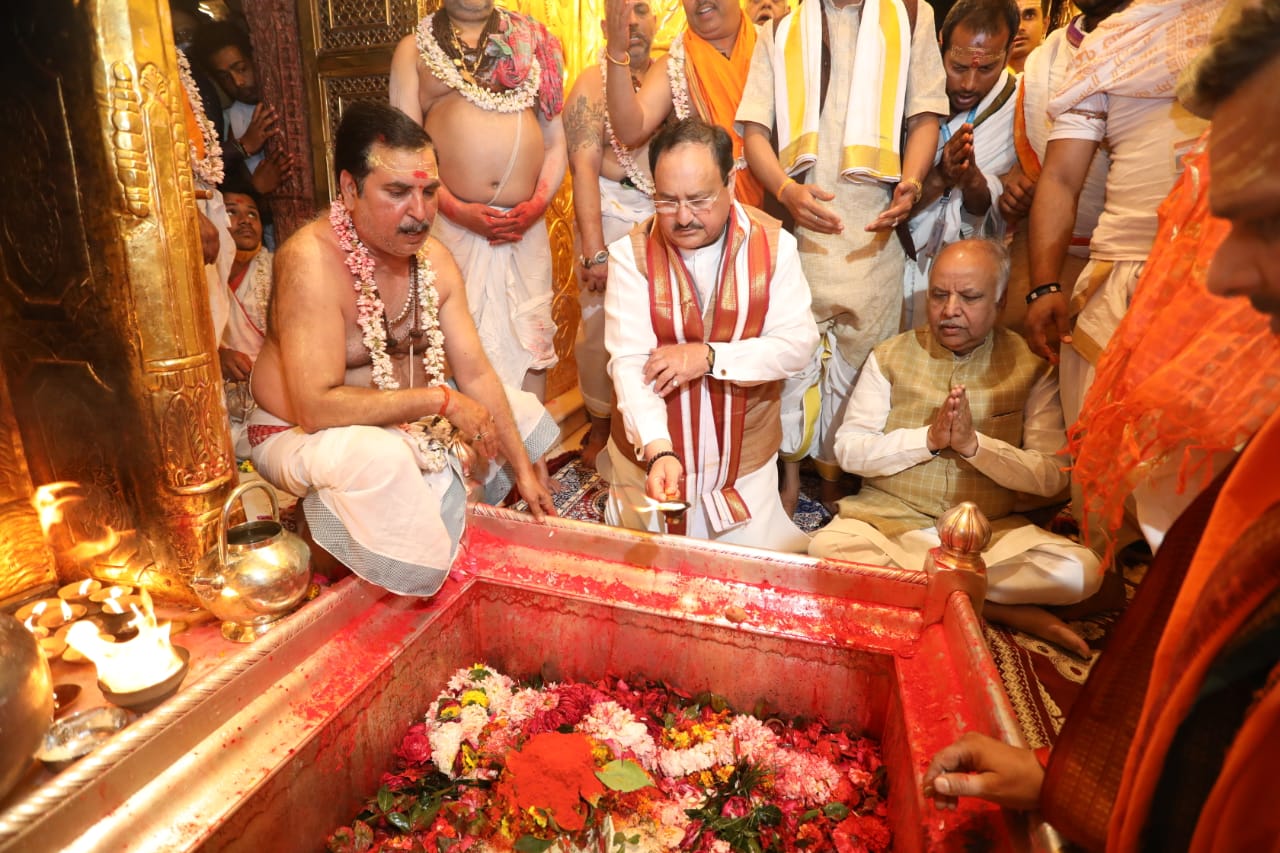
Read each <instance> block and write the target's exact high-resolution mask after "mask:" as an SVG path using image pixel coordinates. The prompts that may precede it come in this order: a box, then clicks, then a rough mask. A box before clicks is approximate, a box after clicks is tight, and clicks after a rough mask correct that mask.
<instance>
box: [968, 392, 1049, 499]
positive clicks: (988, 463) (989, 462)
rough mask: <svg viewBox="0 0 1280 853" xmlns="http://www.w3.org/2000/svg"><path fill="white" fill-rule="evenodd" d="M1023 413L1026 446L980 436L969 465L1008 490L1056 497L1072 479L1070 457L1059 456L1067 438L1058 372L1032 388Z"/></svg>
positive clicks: (1023, 441) (979, 434) (1024, 442)
mask: <svg viewBox="0 0 1280 853" xmlns="http://www.w3.org/2000/svg"><path fill="white" fill-rule="evenodd" d="M1022 411H1023V425H1022V447H1014V446H1013V445H1012V444H1009V443H1008V442H1005V441H1001V440H1000V439H998V438H991V437H989V436H986V435H983V434H982V433H978V452H977V453H975V454H974V455H973V458H972V459H970V460H969V462H970V464H972V465H973V467H974V468H976V469H977V470H979V471H981V472H982V473H983V474H986V475H987V476H988V477H990V478H991V479H992V480H994V481H995V482H997V483H999V484H1000V485H1002V486H1004V487H1005V488H1006V489H1013V490H1014V491H1018V492H1025V493H1027V494H1031V495H1041V496H1044V497H1048V496H1049V495H1056V494H1057V493H1058V492H1060V491H1062V489H1063V488H1064V487H1065V486H1066V485H1067V481H1068V479H1069V478H1070V475H1069V474H1068V473H1067V471H1066V470H1065V467H1066V465H1067V460H1066V457H1062V456H1058V455H1057V454H1058V451H1060V450H1061V449H1062V448H1063V446H1064V445H1065V444H1066V441H1067V435H1066V424H1065V423H1064V418H1063V415H1062V403H1061V401H1060V400H1059V398H1058V374H1057V371H1056V370H1049V371H1046V372H1045V374H1044V375H1043V376H1041V377H1040V379H1039V380H1037V381H1036V384H1035V385H1033V386H1032V387H1031V392H1030V393H1029V394H1028V395H1027V402H1026V404H1025V405H1024V406H1023V410H1022Z"/></svg>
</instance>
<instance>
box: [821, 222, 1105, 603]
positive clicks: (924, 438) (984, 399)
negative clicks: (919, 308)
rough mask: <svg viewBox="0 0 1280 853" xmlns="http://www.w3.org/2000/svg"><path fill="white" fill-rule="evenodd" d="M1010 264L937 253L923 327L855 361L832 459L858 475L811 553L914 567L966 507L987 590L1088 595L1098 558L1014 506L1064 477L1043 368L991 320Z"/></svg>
mask: <svg viewBox="0 0 1280 853" xmlns="http://www.w3.org/2000/svg"><path fill="white" fill-rule="evenodd" d="M1008 278H1009V258H1008V255H1007V254H1006V253H1005V251H1004V249H1003V247H1002V246H1001V245H1000V244H999V243H997V242H994V241H991V240H962V241H959V242H956V243H952V244H950V245H948V246H946V247H944V248H943V250H942V251H941V252H940V253H939V255H938V260H937V263H936V264H935V265H934V268H933V274H932V277H931V278H930V283H929V306H928V308H929V324H928V326H926V327H923V328H920V329H916V330H914V331H911V332H906V333H905V334H901V335H898V336H897V337H895V338H890V339H889V340H887V341H885V342H884V343H883V344H881V345H880V346H878V347H876V348H875V350H874V351H873V352H872V353H871V356H870V357H869V358H868V359H867V363H866V365H865V366H864V367H863V370H862V375H861V376H860V377H859V379H858V386H857V388H856V389H854V392H853V398H852V399H851V400H850V401H849V409H848V412H847V413H846V414H845V420H844V423H843V424H842V425H841V427H840V431H839V433H838V434H837V435H836V457H837V458H838V459H839V460H840V464H841V466H842V467H844V468H845V470H847V471H850V472H851V473H854V474H860V475H862V476H864V477H866V480H865V481H864V483H863V486H862V490H861V491H860V492H859V493H858V494H856V495H852V496H850V497H847V498H844V499H843V500H842V501H840V514H839V517H838V518H836V519H835V520H833V521H832V522H831V524H829V525H827V526H826V527H824V528H823V529H822V530H820V531H818V533H817V534H815V535H814V538H813V543H812V544H811V545H810V547H809V553H811V554H813V555H815V556H819V557H838V558H840V559H845V560H853V561H857V562H863V563H879V564H886V563H892V564H894V565H898V566H901V567H903V568H906V569H914V570H917V571H920V570H922V569H923V567H924V559H925V556H926V555H927V553H928V551H929V549H930V548H935V547H937V545H938V541H939V540H938V533H937V529H936V527H935V524H934V523H935V521H936V520H937V518H938V517H939V516H941V515H942V514H943V513H945V512H946V511H947V510H949V509H951V508H952V507H953V506H955V505H956V504H958V503H960V502H962V501H973V502H974V503H976V504H977V505H978V507H979V508H980V509H981V510H982V511H983V513H984V514H985V515H986V516H987V518H988V520H989V521H990V522H991V529H992V538H991V544H990V545H989V546H988V548H987V550H986V551H984V552H983V558H984V559H985V560H986V562H987V579H988V582H989V583H988V588H987V596H988V598H989V599H990V600H991V601H993V602H996V603H999V604H1072V603H1075V602H1077V601H1080V600H1082V599H1084V598H1087V597H1088V596H1090V595H1092V594H1093V593H1094V592H1096V591H1097V589H1098V586H1099V584H1100V582H1101V572H1100V571H1099V565H1098V559H1097V557H1096V556H1095V555H1094V554H1093V552H1091V551H1090V550H1089V549H1088V548H1084V547H1082V546H1080V545H1078V544H1076V543H1074V542H1072V541H1071V540H1069V539H1066V538H1064V537H1062V536H1057V535H1055V534H1052V533H1049V532H1048V531H1046V530H1042V529H1041V528H1039V527H1036V526H1035V525H1034V524H1032V523H1031V522H1030V521H1028V520H1027V519H1026V518H1024V517H1022V516H1020V515H1016V514H1014V512H1013V508H1014V504H1015V503H1016V501H1017V498H1018V493H1026V494H1033V495H1040V496H1051V495H1054V494H1057V493H1058V492H1060V491H1062V489H1063V488H1064V487H1065V486H1066V484H1067V474H1066V472H1065V471H1063V470H1062V466H1061V463H1060V462H1059V460H1058V459H1057V458H1056V455H1055V454H1056V453H1057V452H1058V450H1060V449H1061V448H1062V446H1063V445H1064V444H1065V443H1066V435H1065V433H1064V431H1063V424H1062V407H1061V406H1060V405H1059V403H1058V382H1057V376H1056V375H1055V374H1054V371H1053V369H1052V368H1051V367H1050V366H1049V365H1048V364H1047V363H1046V362H1045V361H1044V360H1043V359H1041V358H1039V357H1038V356H1035V355H1033V354H1032V353H1031V351H1030V350H1029V349H1028V348H1027V345H1026V343H1025V342H1024V341H1023V340H1022V338H1021V337H1020V336H1019V335H1018V334H1017V333H1015V332H1011V331H1009V330H1008V329H1004V328H1001V327H999V326H996V325H995V320H996V316H997V314H998V312H999V305H1000V302H1001V301H1002V299H1003V294H1004V288H1005V287H1006V286H1007V284H1008Z"/></svg>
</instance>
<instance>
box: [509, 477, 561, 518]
mask: <svg viewBox="0 0 1280 853" xmlns="http://www.w3.org/2000/svg"><path fill="white" fill-rule="evenodd" d="M516 490H517V491H518V492H520V497H522V498H524V502H525V503H527V504H528V505H529V513H530V514H531V515H532V516H533V517H534V518H535V519H536V520H538V521H543V520H545V519H546V517H547V516H554V515H555V514H556V504H555V501H554V500H552V498H551V490H550V488H549V487H548V484H547V483H546V482H545V481H543V479H542V477H541V476H539V475H538V473H537V471H536V470H535V468H534V467H532V466H530V468H529V470H527V471H525V472H523V473H521V474H517V475H516Z"/></svg>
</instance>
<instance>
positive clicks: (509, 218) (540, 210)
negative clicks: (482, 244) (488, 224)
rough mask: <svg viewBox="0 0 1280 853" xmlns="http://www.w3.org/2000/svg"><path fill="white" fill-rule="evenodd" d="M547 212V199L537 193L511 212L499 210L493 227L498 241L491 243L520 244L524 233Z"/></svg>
mask: <svg viewBox="0 0 1280 853" xmlns="http://www.w3.org/2000/svg"><path fill="white" fill-rule="evenodd" d="M546 212H547V202H546V199H544V198H543V197H542V196H541V194H536V193H535V194H534V196H533V198H531V199H529V200H528V201H522V202H520V203H519V204H517V205H516V206H515V207H513V208H511V209H510V210H506V211H502V210H499V211H498V216H497V218H496V219H495V221H494V225H493V231H494V237H495V238H497V239H496V241H495V240H491V241H490V242H500V243H519V242H520V238H522V237H523V236H524V232H526V231H528V230H529V229H530V228H531V227H532V226H533V223H535V222H537V221H538V220H539V219H541V218H542V217H543V216H545V215H546Z"/></svg>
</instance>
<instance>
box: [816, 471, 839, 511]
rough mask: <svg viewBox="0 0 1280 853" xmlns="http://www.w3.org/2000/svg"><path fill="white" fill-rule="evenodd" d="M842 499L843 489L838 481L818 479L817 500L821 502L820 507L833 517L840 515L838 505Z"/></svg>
mask: <svg viewBox="0 0 1280 853" xmlns="http://www.w3.org/2000/svg"><path fill="white" fill-rule="evenodd" d="M842 497H844V488H843V487H841V485H840V481H839V480H828V479H826V478H824V477H819V478H818V500H820V501H822V505H823V506H824V507H826V508H827V512H829V513H831V515H832V516H833V517H834V516H837V515H839V514H840V507H839V506H838V504H839V503H840V499H841V498H842Z"/></svg>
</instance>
